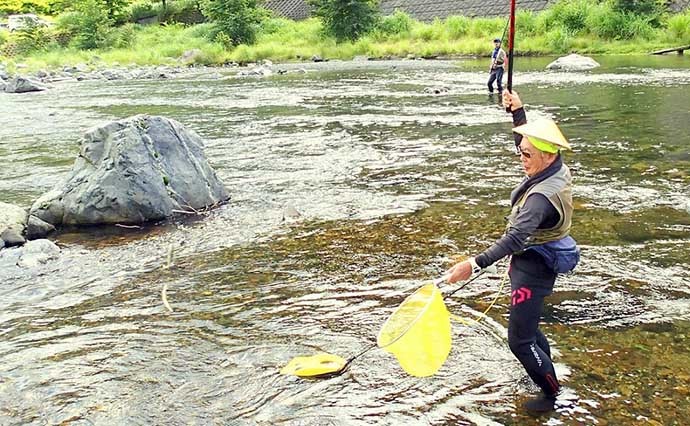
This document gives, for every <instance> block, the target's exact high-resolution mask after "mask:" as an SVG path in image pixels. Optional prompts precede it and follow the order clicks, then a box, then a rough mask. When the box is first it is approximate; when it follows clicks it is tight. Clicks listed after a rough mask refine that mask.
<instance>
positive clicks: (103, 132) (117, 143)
mask: <svg viewBox="0 0 690 426" xmlns="http://www.w3.org/2000/svg"><path fill="white" fill-rule="evenodd" d="M228 199H229V195H228V193H227V191H226V189H225V187H224V186H223V184H222V183H221V182H220V180H219V179H218V177H217V176H216V173H215V171H214V170H213V169H212V168H211V166H210V165H209V164H208V161H207V160H206V157H205V156H204V153H203V141H202V139H201V138H200V137H199V136H198V135H197V134H196V133H194V132H192V131H190V130H187V129H186V128H185V127H184V126H182V124H180V123H179V122H177V121H175V120H171V119H168V118H164V117H157V116H148V115H137V116H134V117H130V118H127V119H124V120H120V121H114V122H111V123H108V124H106V125H103V126H100V127H97V128H94V129H91V130H90V131H88V132H87V133H86V134H85V136H84V137H83V139H82V141H81V150H80V153H79V156H78V157H77V160H76V161H75V163H74V166H73V168H72V171H71V173H70V174H69V176H68V177H67V178H66V180H65V181H64V182H62V183H60V184H58V185H57V186H56V187H55V188H54V189H53V190H51V191H49V192H48V193H46V194H44V195H42V196H41V197H40V198H39V199H38V200H36V201H35V202H34V204H33V205H32V207H31V210H30V211H31V214H32V215H34V216H36V217H37V218H39V219H41V220H43V221H45V222H47V223H50V224H52V225H55V226H58V225H98V224H135V223H142V222H146V221H152V220H160V219H165V218H169V217H171V216H174V215H176V214H178V213H194V212H197V211H198V210H201V209H206V208H210V207H213V206H216V205H218V204H220V203H222V202H224V201H227V200H228Z"/></svg>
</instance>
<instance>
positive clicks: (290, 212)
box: [283, 206, 302, 221]
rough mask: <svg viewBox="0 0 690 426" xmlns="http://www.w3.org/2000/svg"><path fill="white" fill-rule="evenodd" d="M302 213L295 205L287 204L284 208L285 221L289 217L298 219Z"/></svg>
mask: <svg viewBox="0 0 690 426" xmlns="http://www.w3.org/2000/svg"><path fill="white" fill-rule="evenodd" d="M301 216H302V215H301V214H300V212H298V211H297V209H296V208H294V207H293V206H287V207H285V210H283V221H285V220H288V219H293V220H294V219H297V218H299V217H301Z"/></svg>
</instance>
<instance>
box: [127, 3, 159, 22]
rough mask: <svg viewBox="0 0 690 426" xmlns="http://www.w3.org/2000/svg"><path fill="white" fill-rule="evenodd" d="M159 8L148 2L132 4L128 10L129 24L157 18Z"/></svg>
mask: <svg viewBox="0 0 690 426" xmlns="http://www.w3.org/2000/svg"><path fill="white" fill-rule="evenodd" d="M158 9H159V7H158V5H156V4H153V3H151V2H150V1H143V2H137V3H133V4H132V5H131V6H130V8H129V20H130V22H137V21H140V20H142V19H149V18H153V17H154V16H158V14H159V10H158Z"/></svg>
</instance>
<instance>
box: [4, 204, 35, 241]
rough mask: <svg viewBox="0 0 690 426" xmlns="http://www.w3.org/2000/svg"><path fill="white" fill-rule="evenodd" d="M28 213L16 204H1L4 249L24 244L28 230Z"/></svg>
mask: <svg viewBox="0 0 690 426" xmlns="http://www.w3.org/2000/svg"><path fill="white" fill-rule="evenodd" d="M27 220H28V213H27V212H26V210H24V209H23V208H21V207H19V206H15V205H14V204H7V203H3V202H0V239H1V240H3V243H2V246H3V247H11V246H15V245H21V244H24V242H25V240H24V237H22V234H23V233H24V230H25V229H26V223H27Z"/></svg>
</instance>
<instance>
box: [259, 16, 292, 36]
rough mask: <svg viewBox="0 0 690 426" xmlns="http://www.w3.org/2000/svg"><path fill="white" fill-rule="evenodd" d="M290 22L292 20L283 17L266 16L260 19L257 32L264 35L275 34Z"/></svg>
mask: <svg viewBox="0 0 690 426" xmlns="http://www.w3.org/2000/svg"><path fill="white" fill-rule="evenodd" d="M291 23H292V21H290V20H288V19H285V18H267V19H264V20H263V21H261V24H260V26H259V32H260V33H261V34H266V35H268V34H276V33H278V32H280V31H284V30H285V29H286V28H287V27H289V26H290V24H291Z"/></svg>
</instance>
